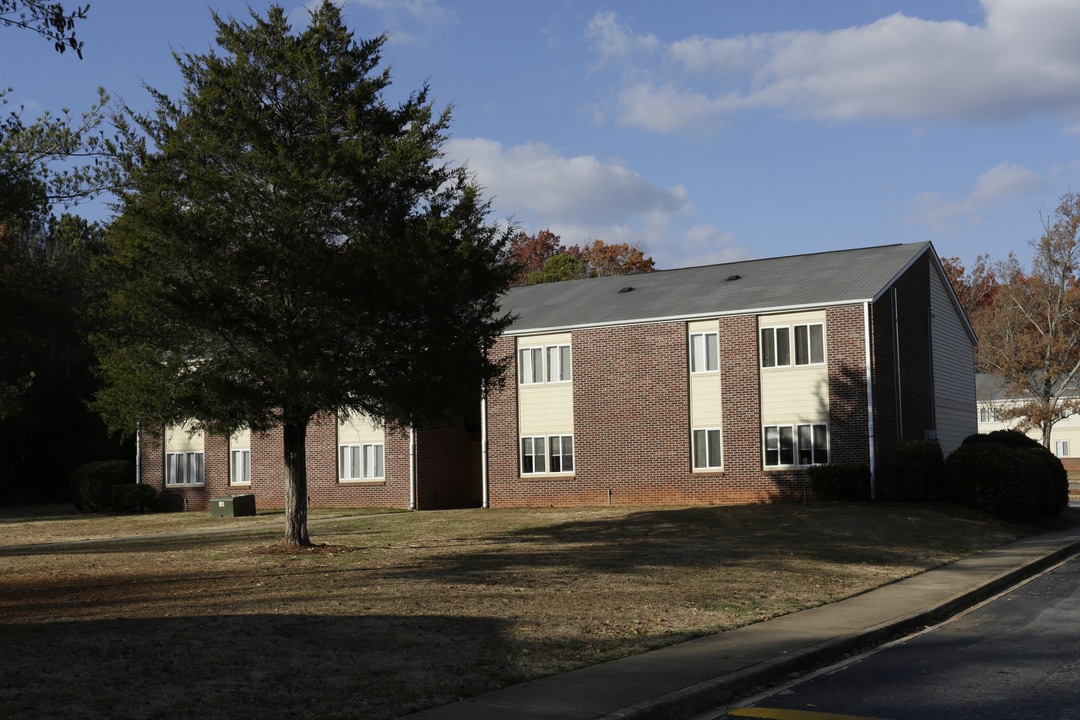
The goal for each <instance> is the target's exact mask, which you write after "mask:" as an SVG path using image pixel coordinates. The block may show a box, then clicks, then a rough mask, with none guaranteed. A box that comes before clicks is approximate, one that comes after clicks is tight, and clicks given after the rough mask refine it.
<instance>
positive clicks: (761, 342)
mask: <svg viewBox="0 0 1080 720" xmlns="http://www.w3.org/2000/svg"><path fill="white" fill-rule="evenodd" d="M766 330H772V331H773V335H772V338H773V344H772V350H773V357H774V358H779V356H780V353H779V352H778V351H777V341H776V336H777V332H778V331H780V330H783V331H784V333H785V334H786V335H787V339H788V357H787V362H786V363H783V364H781V363H780V362H777V363H775V364H773V365H766V364H765V339H764V337H763V336H762V333H764V332H765V331H766ZM793 340H794V338H793V337H792V332H791V326H790V325H762V326H761V327H760V328H758V352H759V353H760V354H761V359H760V362H759V364H760V365H761V368H762V369H763V370H775V369H776V368H789V367H794V365H792V363H793V362H794V359H795V344H794V342H793Z"/></svg>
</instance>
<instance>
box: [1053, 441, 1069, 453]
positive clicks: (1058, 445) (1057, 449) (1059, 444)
mask: <svg viewBox="0 0 1080 720" xmlns="http://www.w3.org/2000/svg"><path fill="white" fill-rule="evenodd" d="M1054 454H1055V455H1057V456H1058V457H1069V441H1068V440H1058V441H1056V442H1055V443H1054Z"/></svg>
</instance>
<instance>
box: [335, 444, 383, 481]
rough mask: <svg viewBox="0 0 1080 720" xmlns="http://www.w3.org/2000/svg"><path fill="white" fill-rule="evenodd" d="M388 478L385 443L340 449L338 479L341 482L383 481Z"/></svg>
mask: <svg viewBox="0 0 1080 720" xmlns="http://www.w3.org/2000/svg"><path fill="white" fill-rule="evenodd" d="M385 477H386V470H385V447H384V445H383V443H365V444H362V445H341V446H340V447H338V478H339V479H341V480H382V479H383V478H385Z"/></svg>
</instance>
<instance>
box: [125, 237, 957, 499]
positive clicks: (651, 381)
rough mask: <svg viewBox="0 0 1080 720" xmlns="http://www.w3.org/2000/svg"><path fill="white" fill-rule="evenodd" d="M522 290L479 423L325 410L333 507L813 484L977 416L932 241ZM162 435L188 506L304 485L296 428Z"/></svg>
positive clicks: (765, 495)
mask: <svg viewBox="0 0 1080 720" xmlns="http://www.w3.org/2000/svg"><path fill="white" fill-rule="evenodd" d="M504 307H505V308H506V309H507V310H509V311H511V312H512V313H513V314H514V315H515V316H516V318H517V319H516V320H515V322H514V324H513V325H512V327H511V328H510V329H509V330H508V331H507V332H506V333H505V334H504V336H503V337H502V338H500V339H499V341H498V342H497V344H496V346H495V348H494V350H493V352H494V353H495V355H496V356H497V357H499V358H505V359H506V360H507V361H508V363H509V368H508V371H507V375H506V377H505V378H504V382H503V383H502V384H501V386H493V387H491V388H489V389H488V391H487V393H486V394H485V397H484V398H483V399H482V400H481V401H480V402H479V403H478V407H477V413H476V416H475V417H472V418H466V419H464V420H463V421H462V423H461V425H460V426H459V427H456V428H447V429H445V430H440V431H431V430H424V431H416V432H414V431H412V430H410V429H408V428H400V427H394V426H391V425H388V426H386V427H384V426H383V425H382V424H381V423H378V422H372V421H370V420H368V419H366V418H351V417H347V418H340V419H339V418H335V417H333V416H330V415H327V416H324V417H321V418H318V419H316V420H315V421H314V422H313V423H312V426H311V427H310V428H309V432H308V448H307V454H308V486H309V491H310V503H311V506H312V507H369V506H380V507H396V508H416V509H427V508H436V507H466V506H479V505H484V506H491V507H513V506H549V505H550V506H573V505H581V506H596V505H607V504H612V505H683V504H724V503H745V502H769V501H776V500H793V499H802V498H803V497H804V496H805V494H806V493H808V491H809V485H808V478H807V473H806V467H807V466H808V465H811V464H820V463H826V462H860V463H869V464H870V465H871V466H872V467H873V466H875V465H876V464H878V463H881V462H883V461H887V460H888V459H889V458H891V457H892V454H893V452H894V451H895V448H896V446H897V445H898V444H899V443H900V442H903V441H905V440H919V439H925V438H937V439H938V440H939V442H940V443H941V445H942V448H943V450H944V451H945V452H946V453H948V452H949V451H951V450H952V449H953V448H955V447H956V446H958V445H959V444H960V441H961V440H962V439H963V438H964V437H966V436H967V435H969V434H971V433H973V432H975V430H976V401H975V375H974V346H975V342H976V340H975V336H974V334H973V333H972V330H971V327H970V325H969V324H968V322H967V319H966V317H965V316H964V314H963V311H962V310H961V309H960V306H959V304H958V303H957V301H956V298H955V296H954V295H953V293H952V290H951V288H950V286H949V283H948V281H947V279H946V277H945V274H944V271H943V270H942V267H941V262H940V260H939V259H938V257H937V255H936V253H935V251H934V249H933V246H932V245H930V244H929V243H914V244H904V245H890V246H882V247H870V248H862V249H855V250H842V251H836V252H829V253H817V254H810V255H799V256H790V257H782V258H770V259H763V260H749V261H744V262H736V263H726V264H722V265H710V266H706V267H695V268H683V269H678V270H666V271H660V272H655V273H647V274H642V275H634V276H625V277H608V278H593V279H587V280H574V281H568V282H562V283H551V284H545V285H534V286H527V287H521V288H514V289H512V290H511V291H510V292H509V293H508V294H507V296H506V298H505V301H504ZM141 447H142V451H141V477H142V481H143V482H148V483H152V484H154V485H155V486H157V487H158V488H160V489H161V490H162V492H163V493H164V495H165V496H166V497H168V498H170V499H171V500H172V502H173V503H174V504H177V505H179V504H183V506H185V507H188V508H190V509H205V508H206V507H207V504H208V502H209V500H210V498H211V497H218V496H222V495H235V494H240V493H253V494H255V496H256V501H257V504H258V506H259V507H260V508H275V507H281V506H282V505H283V503H284V487H283V472H282V454H281V453H282V449H281V437H280V432H277V433H275V432H270V433H265V434H258V433H256V434H251V433H238V434H237V435H234V436H233V437H231V438H226V437H215V436H212V435H204V434H202V433H198V432H196V433H193V434H192V433H189V432H187V431H186V430H185V429H184V428H167V429H166V430H165V432H164V433H160V434H144V437H143V439H142V444H141Z"/></svg>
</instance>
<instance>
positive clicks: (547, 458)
mask: <svg viewBox="0 0 1080 720" xmlns="http://www.w3.org/2000/svg"><path fill="white" fill-rule="evenodd" d="M555 439H558V440H559V446H560V448H562V446H563V444H564V442H565V441H566V440H569V441H570V447H571V450H570V463H571V464H572V465H573V467H571V468H570V469H569V470H563V469H560V470H558V471H557V472H553V471H552V470H551V448H552V442H551V441H552V440H555ZM526 440H531V441H533V453H532V455H531V456H532V457H535V456H536V452H535V447H536V441H537V440H542V441H543V442H544V455H543V458H544V469H543V470H536V469H535V463H534V464H533V467H534V469H533V470H529V471H526V470H525V458H526V457H527V456H526V454H525V451H524V446H525V441H526ZM518 456H519V459H518V471H519V472H520V473H521V477H543V476H556V477H567V476H571V475H573V474H574V473H575V472H577V470H576V468H577V457H576V456H577V448H576V444H575V443H574V435H573V433H565V434H564V433H558V434H552V435H522V436H521V437H519V438H518ZM564 457H565V453H561V452H560V458H564ZM562 464H563V463H562V461H561V460H560V466H561V465H562Z"/></svg>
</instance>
